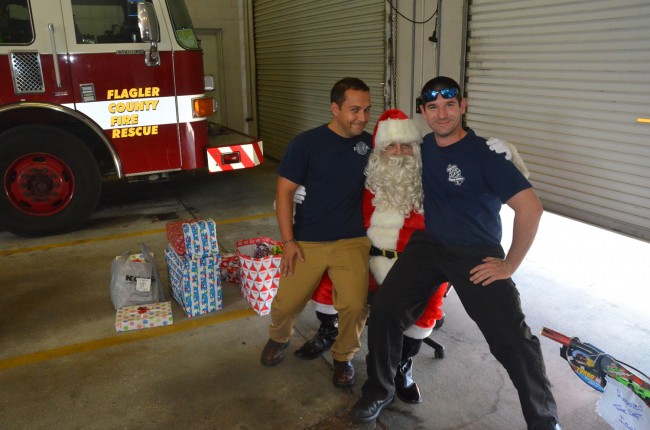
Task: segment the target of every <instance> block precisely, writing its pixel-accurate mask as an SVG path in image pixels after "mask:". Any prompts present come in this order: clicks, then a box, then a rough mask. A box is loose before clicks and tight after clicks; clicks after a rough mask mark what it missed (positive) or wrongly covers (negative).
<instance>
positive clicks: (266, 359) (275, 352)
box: [260, 339, 289, 366]
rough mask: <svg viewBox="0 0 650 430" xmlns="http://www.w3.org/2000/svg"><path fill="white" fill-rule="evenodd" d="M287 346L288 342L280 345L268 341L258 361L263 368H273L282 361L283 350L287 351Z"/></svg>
mask: <svg viewBox="0 0 650 430" xmlns="http://www.w3.org/2000/svg"><path fill="white" fill-rule="evenodd" d="M287 346H289V342H285V343H280V342H276V341H274V340H273V339H269V341H268V342H266V346H265V347H264V350H263V351H262V356H261V357H260V361H261V362H262V364H263V365H265V366H275V365H276V364H278V363H279V362H281V361H282V358H283V357H284V350H285V349H287Z"/></svg>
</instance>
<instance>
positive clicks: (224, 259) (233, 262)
mask: <svg viewBox="0 0 650 430" xmlns="http://www.w3.org/2000/svg"><path fill="white" fill-rule="evenodd" d="M221 282H222V283H223V282H231V283H233V284H239V256H238V255H237V254H223V255H222V256H221Z"/></svg>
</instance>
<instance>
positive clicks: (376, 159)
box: [294, 109, 528, 403]
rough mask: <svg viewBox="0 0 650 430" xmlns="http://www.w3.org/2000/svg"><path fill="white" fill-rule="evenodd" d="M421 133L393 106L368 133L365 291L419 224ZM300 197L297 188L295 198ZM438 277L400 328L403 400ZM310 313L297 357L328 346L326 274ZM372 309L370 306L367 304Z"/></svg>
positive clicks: (431, 324) (430, 319)
mask: <svg viewBox="0 0 650 430" xmlns="http://www.w3.org/2000/svg"><path fill="white" fill-rule="evenodd" d="M421 143H422V133H421V132H420V130H419V128H418V126H417V125H416V124H415V122H414V121H413V120H411V119H409V117H408V116H407V115H406V114H405V113H403V112H402V111H400V110H397V109H391V110H388V111H386V112H384V113H383V114H382V116H381V117H380V118H379V120H378V121H377V124H376V126H375V130H374V134H373V153H372V154H371V155H370V158H369V160H368V165H367V167H366V169H365V173H366V190H365V191H364V201H363V215H364V224H365V227H366V229H367V232H368V237H369V238H370V240H371V242H372V247H371V248H370V265H369V266H370V272H371V273H370V285H369V292H370V293H371V294H369V297H371V296H372V292H374V291H376V290H377V289H378V288H379V285H381V283H382V282H383V281H384V278H385V277H386V275H387V274H388V271H389V270H390V268H391V267H392V266H393V264H394V263H395V261H396V259H397V258H398V257H399V254H400V253H401V252H402V251H403V250H404V248H405V247H406V244H407V243H408V241H409V239H410V237H411V234H413V232H414V231H415V230H422V229H424V216H423V212H422V198H423V194H422V180H421V173H422V159H421V155H420V144H421ZM487 143H488V145H489V146H490V149H492V150H493V151H495V152H497V153H505V156H506V158H508V159H512V161H513V162H514V163H515V164H516V165H517V166H518V167H519V168H520V170H522V172H524V174H525V175H527V174H528V172H527V170H526V167H525V165H524V164H523V161H521V158H520V157H519V155H518V154H517V152H516V149H515V148H514V147H513V146H512V145H511V144H509V143H507V142H504V141H501V140H499V139H490V140H489V141H488V142H487ZM305 197H306V190H304V188H300V189H299V191H298V192H297V196H296V200H295V201H296V203H300V202H301V201H302V199H304V198H305ZM448 287H449V285H448V283H444V284H443V285H441V287H440V288H438V289H437V290H436V292H435V293H434V294H433V295H432V296H431V297H430V299H429V303H428V305H427V308H426V310H425V312H424V314H423V315H422V316H421V317H420V319H419V320H418V321H416V322H415V324H414V325H412V326H411V327H408V328H406V330H405V331H404V342H403V345H402V357H401V361H400V364H399V366H398V368H397V374H396V375H395V391H396V394H397V396H398V397H399V398H400V399H401V400H402V401H404V402H407V403H419V402H421V401H422V397H421V394H420V389H419V387H418V385H417V384H416V383H415V381H414V379H413V357H415V356H416V355H417V353H418V352H419V351H420V348H421V346H422V343H423V341H424V339H426V338H428V337H429V336H430V335H431V332H432V330H433V329H434V328H438V327H440V326H441V325H442V322H443V318H444V314H443V312H442V309H441V307H442V300H443V297H444V295H445V293H446V292H447V290H448ZM312 300H313V302H314V303H315V305H316V315H317V317H318V319H319V321H320V323H321V325H320V327H319V329H318V331H317V333H316V334H315V335H314V336H313V337H312V338H311V339H309V340H308V341H307V342H305V344H304V345H302V347H300V348H299V349H298V350H296V351H295V352H294V354H295V355H297V356H298V357H300V358H304V359H308V360H309V359H315V358H317V357H318V356H320V355H321V354H322V353H323V352H324V351H326V350H328V349H329V348H330V347H331V346H332V344H333V343H334V340H335V339H336V336H337V334H338V329H337V322H338V314H337V311H336V309H335V308H334V306H333V304H332V283H331V281H330V279H329V278H328V276H327V274H325V276H324V277H323V280H322V281H321V284H320V286H319V287H318V289H317V290H316V291H315V292H314V295H313V297H312ZM371 312H372V306H371Z"/></svg>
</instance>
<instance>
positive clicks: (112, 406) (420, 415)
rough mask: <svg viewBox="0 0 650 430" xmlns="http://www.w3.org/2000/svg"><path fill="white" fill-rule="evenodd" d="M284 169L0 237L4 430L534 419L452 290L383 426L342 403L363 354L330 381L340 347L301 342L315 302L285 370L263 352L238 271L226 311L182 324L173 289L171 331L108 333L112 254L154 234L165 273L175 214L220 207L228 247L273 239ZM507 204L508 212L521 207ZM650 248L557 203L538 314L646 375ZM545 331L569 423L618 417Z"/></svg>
mask: <svg viewBox="0 0 650 430" xmlns="http://www.w3.org/2000/svg"><path fill="white" fill-rule="evenodd" d="M276 167H277V164H276V163H274V162H272V161H267V162H266V163H265V164H264V165H262V166H260V167H258V168H256V169H253V170H251V171H242V172H231V173H227V174H220V175H207V174H204V173H197V174H182V175H179V176H178V177H176V178H174V179H173V180H172V181H170V182H167V183H160V184H126V183H123V182H112V183H108V184H106V185H105V188H104V193H103V196H102V201H101V203H100V207H99V209H98V210H97V212H96V213H95V215H94V216H93V218H92V219H91V220H90V221H89V222H88V223H87V224H86V225H85V226H84V227H83V228H82V229H81V230H79V231H77V232H75V233H72V234H66V235H60V236H54V237H48V238H41V239H24V238H19V237H15V236H13V235H11V234H9V233H7V232H0V258H1V261H2V269H1V270H0V286H1V287H2V288H1V290H0V429H40V428H43V429H95V428H96V429H118V428H124V429H135V428H145V429H147V428H171V429H181V428H200V429H239V430H244V429H246V430H249V429H250V430H257V429H346V428H375V426H376V428H381V429H439V430H444V429H471V430H475V429H500V430H510V429H524V428H525V423H524V421H523V418H522V415H521V411H520V408H519V402H518V399H517V396H516V392H515V390H514V388H513V387H512V384H511V382H510V381H509V379H508V377H507V375H506V373H505V371H504V370H503V368H502V367H501V366H500V365H499V364H498V363H497V362H496V361H495V359H494V358H493V357H492V356H491V355H490V353H489V351H488V348H487V345H486V344H485V342H484V340H483V339H482V337H481V335H480V333H479V331H478V329H477V328H476V327H475V325H474V324H473V323H472V322H471V321H470V320H469V318H468V317H467V315H466V314H465V312H464V311H463V309H462V306H461V305H460V303H459V301H458V298H457V296H456V295H455V293H454V291H453V290H452V291H451V293H450V295H449V296H448V297H447V299H446V301H445V305H444V310H445V312H446V314H447V318H446V322H445V325H444V327H443V328H442V329H440V330H439V331H437V332H436V333H435V334H434V335H435V338H436V339H437V340H438V341H440V342H441V343H443V344H444V345H445V347H446V358H445V359H443V360H435V359H434V358H433V350H432V349H430V348H428V347H425V348H424V349H423V351H422V352H421V353H420V354H419V355H418V356H417V358H416V359H415V368H416V370H415V372H416V380H417V381H418V383H419V384H420V386H421V389H422V392H423V396H424V402H423V403H422V404H420V405H415V406H411V405H407V404H404V403H402V402H400V401H398V400H397V401H395V403H394V404H393V405H392V406H391V407H390V408H388V409H387V410H385V412H384V413H383V414H382V416H381V418H380V420H379V421H378V422H377V423H376V425H373V424H371V425H366V426H361V427H354V426H352V425H351V424H350V422H349V419H348V417H347V411H348V410H349V408H350V407H351V405H352V404H353V403H354V402H355V400H356V399H357V398H358V395H359V393H360V388H361V384H362V382H363V381H364V380H365V365H364V356H365V352H366V351H365V349H364V350H362V351H361V352H360V353H359V354H357V356H356V357H355V360H354V362H355V365H356V368H357V372H358V382H357V384H356V385H355V386H354V387H353V388H352V389H337V388H335V387H334V386H332V384H331V382H330V381H331V373H332V366H331V357H330V355H329V353H326V354H324V356H323V358H322V359H317V360H314V361H302V360H300V359H297V358H295V357H294V356H293V355H292V354H291V352H292V351H293V350H294V349H296V348H297V347H298V346H300V345H301V344H302V342H303V341H304V339H306V338H308V337H310V336H311V335H312V334H313V332H314V331H315V330H316V327H317V322H316V318H315V316H314V313H313V309H312V308H311V307H310V308H308V309H307V310H306V311H305V312H304V313H303V315H302V317H301V319H300V321H299V323H298V326H297V331H296V334H295V336H294V338H293V339H292V344H291V347H290V349H289V350H288V351H289V354H288V356H287V357H286V358H285V360H284V361H283V362H282V363H281V364H280V365H278V366H277V367H276V368H266V367H263V366H261V365H260V364H259V355H260V352H261V349H262V347H263V345H264V343H265V342H266V339H267V337H268V336H267V326H268V324H269V317H268V316H264V317H260V316H257V315H255V314H254V313H253V312H252V311H251V310H250V309H248V307H247V304H246V303H245V302H244V300H243V299H242V298H241V296H240V295H239V290H238V287H236V286H234V285H232V284H225V285H224V286H223V292H224V308H223V310H220V311H218V312H214V313H211V314H208V315H205V316H201V317H197V318H192V319H189V318H187V317H186V316H185V315H184V314H183V312H182V311H181V309H180V307H179V306H178V304H176V303H175V302H173V314H174V324H173V325H172V326H168V327H164V328H156V329H148V330H142V331H138V332H133V333H116V332H115V328H114V322H115V310H114V309H113V307H112V305H111V301H110V296H109V283H110V266H111V260H112V259H113V257H114V256H116V255H120V254H122V253H123V252H124V251H126V250H136V249H138V244H139V243H140V242H141V241H144V242H145V243H146V244H147V245H148V246H149V247H151V248H152V249H153V250H154V251H155V252H156V254H157V261H158V264H159V267H160V272H161V277H162V278H163V280H164V282H165V285H168V284H167V269H166V265H165V261H164V258H163V250H164V248H165V246H166V237H165V232H164V226H165V223H166V222H167V220H169V219H173V218H178V219H186V218H193V217H210V218H213V219H214V220H215V221H216V222H217V223H218V234H219V242H220V245H221V246H222V247H223V248H224V249H225V250H227V251H233V250H234V248H235V242H236V241H237V240H239V239H245V238H252V237H257V236H270V237H273V238H278V233H277V227H276V223H275V218H274V216H273V214H272V201H273V195H274V188H275V178H276V176H275V168H276ZM503 217H504V223H505V224H506V225H510V224H511V213H509V212H508V211H507V210H506V211H504V213H503ZM506 230H507V227H506ZM504 239H505V241H506V243H509V238H507V237H506V238H504ZM649 257H650V245H649V244H648V243H645V242H641V241H637V240H634V239H629V238H625V237H623V236H620V235H616V234H613V233H609V232H606V231H603V230H601V229H597V228H594V227H590V226H588V225H584V224H581V223H577V222H573V221H570V220H567V219H565V218H562V217H559V216H557V215H553V214H550V213H546V214H545V215H544V217H543V220H542V225H541V228H540V232H539V234H538V238H537V241H536V243H535V245H534V247H533V249H532V250H531V252H530V253H529V256H528V258H527V260H526V261H525V262H524V264H523V265H522V267H521V268H520V270H519V271H518V272H517V274H516V276H515V281H516V282H518V284H519V288H520V291H521V294H522V302H523V306H524V310H525V312H526V314H527V317H528V318H527V321H528V324H529V325H530V326H531V328H532V329H533V330H534V331H535V332H539V331H540V330H541V328H542V327H543V326H547V327H549V328H552V329H554V330H557V331H560V332H563V333H565V334H567V335H570V336H579V337H580V338H581V339H582V340H583V341H585V342H590V343H592V344H594V345H596V346H598V347H599V348H601V349H603V350H605V351H606V352H608V353H609V354H611V355H613V356H615V357H616V358H618V359H620V360H623V361H625V362H627V363H629V364H632V365H634V366H635V367H637V368H639V369H641V370H643V371H645V372H646V373H648V372H650V359H649V358H648V357H650V341H648V339H650V332H649V330H648V327H650V313H648V303H650V288H649V287H650V281H648V278H647V277H642V276H641V275H642V273H641V270H642V268H644V269H645V268H646V267H647V262H648V260H649ZM167 295H168V298H170V300H171V296H170V295H169V291H167ZM363 343H364V344H365V338H364V340H363ZM541 343H542V347H543V350H544V358H545V362H546V367H547V371H548V376H549V378H550V380H551V382H552V384H553V390H554V394H555V396H556V399H557V401H558V404H559V412H560V419H561V423H562V426H563V428H564V429H565V430H572V429H580V430H581V429H590V430H599V429H607V428H609V426H608V425H607V424H606V423H605V422H604V421H603V420H602V419H601V418H600V417H599V416H598V415H597V414H596V413H595V412H594V409H595V407H596V402H597V401H598V399H599V397H600V396H599V393H597V392H596V391H594V390H592V389H591V388H589V387H588V386H587V385H585V384H584V383H582V382H581V381H580V380H579V379H578V377H577V376H575V375H574V374H573V372H572V371H571V370H570V369H569V366H568V364H567V363H566V362H565V361H564V360H563V359H562V358H560V356H559V354H558V352H559V345H558V344H556V343H554V342H552V341H551V340H549V339H546V338H541Z"/></svg>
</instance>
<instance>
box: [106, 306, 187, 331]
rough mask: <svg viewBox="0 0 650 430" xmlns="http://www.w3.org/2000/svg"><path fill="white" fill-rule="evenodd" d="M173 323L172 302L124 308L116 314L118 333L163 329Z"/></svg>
mask: <svg viewBox="0 0 650 430" xmlns="http://www.w3.org/2000/svg"><path fill="white" fill-rule="evenodd" d="M173 323H174V318H173V316H172V302H158V303H150V304H146V305H135V306H123V307H121V308H119V309H118V310H117V313H116V314H115V329H116V330H117V331H130V330H140V329H143V328H151V327H162V326H166V325H171V324H173Z"/></svg>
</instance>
